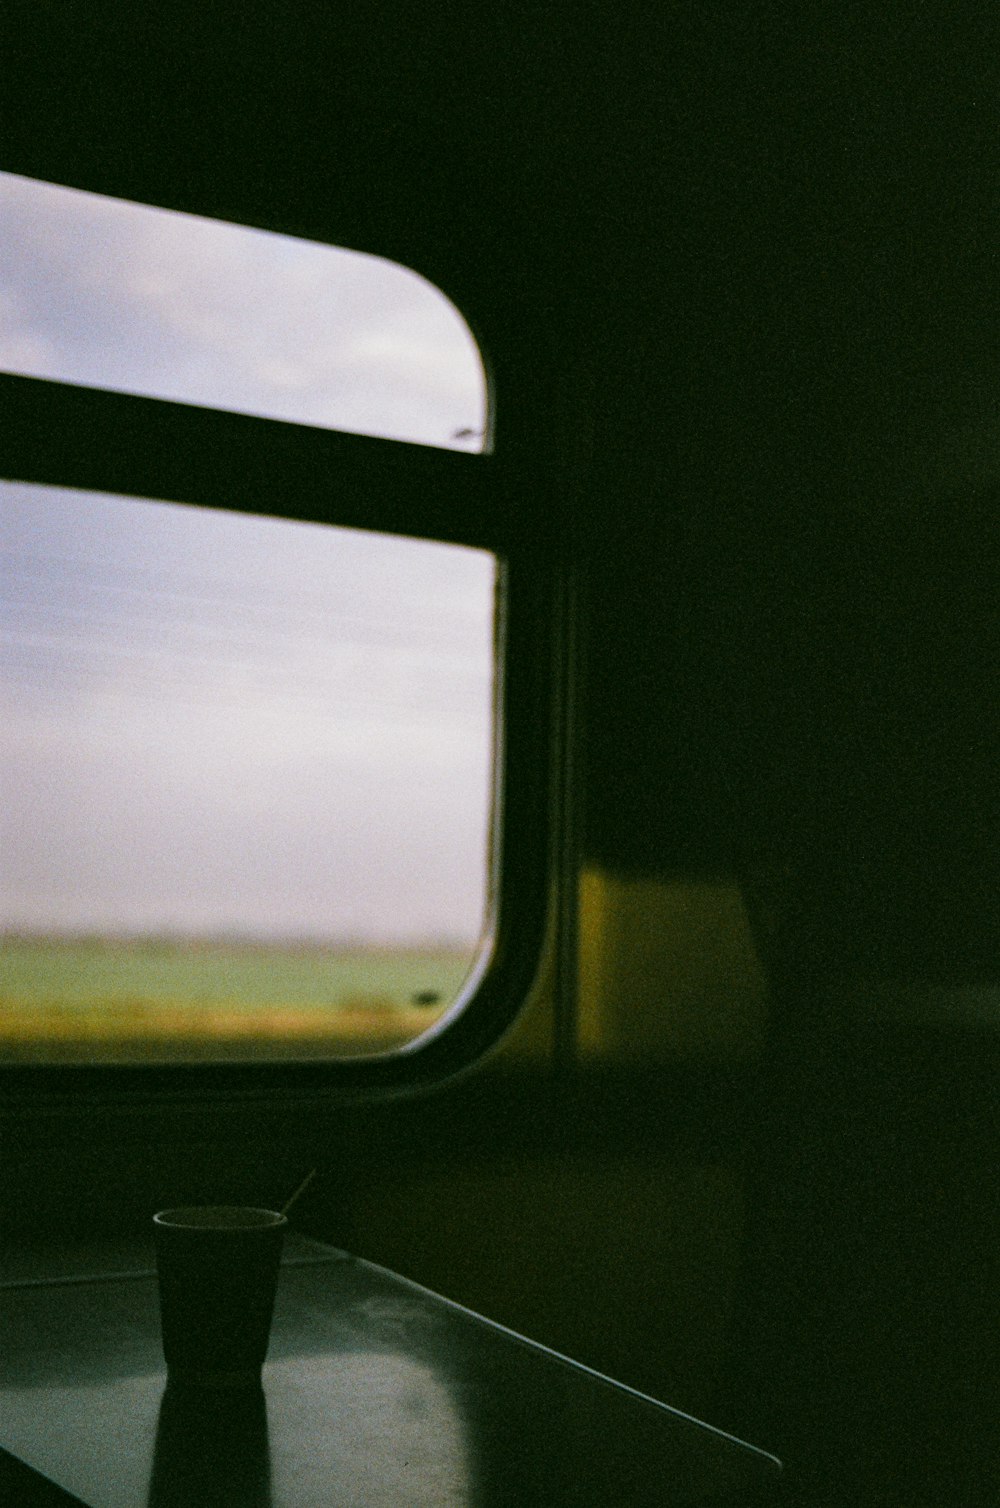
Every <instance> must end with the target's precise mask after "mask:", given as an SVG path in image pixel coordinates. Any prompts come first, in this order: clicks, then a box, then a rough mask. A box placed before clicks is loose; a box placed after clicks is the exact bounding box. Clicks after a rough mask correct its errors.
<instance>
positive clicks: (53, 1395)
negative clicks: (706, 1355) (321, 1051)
mask: <svg viewBox="0 0 1000 1508" xmlns="http://www.w3.org/2000/svg"><path fill="white" fill-rule="evenodd" d="M105 1261H107V1259H106V1258H105ZM120 1266H121V1264H116V1263H114V1262H107V1268H108V1270H106V1271H105V1272H104V1273H101V1272H95V1271H94V1270H93V1264H91V1271H90V1273H89V1275H85V1276H74V1275H72V1270H71V1268H69V1267H64V1269H63V1270H62V1271H61V1272H60V1273H59V1275H57V1276H54V1277H53V1276H46V1277H43V1278H35V1279H32V1278H27V1277H24V1276H17V1275H15V1279H14V1281H10V1280H9V1275H8V1274H7V1272H6V1271H5V1277H6V1278H8V1281H7V1282H6V1283H5V1284H4V1286H3V1288H2V1291H0V1447H2V1448H3V1450H4V1451H6V1452H7V1453H8V1458H7V1460H6V1465H5V1466H4V1467H3V1470H2V1471H0V1488H2V1485H3V1471H6V1472H8V1473H20V1472H21V1471H22V1470H23V1466H22V1465H18V1464H17V1463H24V1464H26V1465H27V1466H28V1467H30V1468H32V1470H33V1473H34V1474H36V1477H37V1480H36V1479H35V1478H33V1479H32V1480H33V1482H34V1485H33V1486H32V1487H31V1489H30V1491H31V1492H34V1493H37V1497H36V1498H35V1499H34V1500H35V1501H37V1502H38V1503H39V1504H42V1503H44V1502H46V1501H48V1500H51V1501H52V1502H64V1503H65V1502H79V1503H83V1504H86V1505H87V1508H164V1505H178V1504H184V1505H194V1504H197V1505H199V1508H213V1505H229V1504H232V1505H239V1508H325V1505H327V1504H329V1505H335V1508H355V1505H357V1508H381V1505H386V1508H399V1505H413V1508H420V1505H431V1504H433V1505H435V1508H437V1505H451V1504H454V1505H467V1508H499V1505H504V1504H519V1503H526V1504H538V1505H543V1504H544V1505H562V1504H567V1505H568V1504H574V1505H591V1504H593V1505H595V1508H597V1505H601V1508H604V1505H607V1504H608V1503H612V1502H623V1503H628V1504H632V1505H643V1504H654V1503H656V1504H686V1503H699V1502H711V1501H712V1500H713V1499H718V1500H722V1501H725V1500H726V1499H729V1500H735V1499H738V1500H739V1501H740V1502H745V1501H748V1500H749V1499H750V1498H751V1496H753V1497H755V1496H756V1494H757V1492H761V1494H762V1495H765V1496H766V1495H767V1493H768V1490H769V1489H770V1488H771V1487H772V1486H773V1484H774V1481H775V1479H776V1477H777V1474H778V1471H779V1469H780V1468H779V1467H778V1464H777V1462H776V1461H775V1460H774V1459H773V1458H772V1457H770V1456H768V1455H766V1454H765V1453H763V1452H761V1451H758V1450H755V1449H754V1448H753V1447H751V1446H748V1445H745V1444H744V1443H742V1442H741V1441H738V1440H734V1439H733V1438H732V1437H730V1436H728V1435H725V1434H722V1433H720V1432H719V1431H717V1430H714V1429H711V1428H710V1427H709V1426H707V1425H704V1424H701V1423H699V1422H698V1421H696V1420H693V1419H690V1418H688V1417H687V1416H686V1415H683V1414H680V1413H678V1412H676V1411H675V1410H673V1409H670V1408H668V1407H666V1406H665V1405H663V1404H661V1403H657V1402H656V1401H655V1400H653V1399H650V1398H647V1397H645V1396H643V1395H642V1394H639V1393H636V1392H634V1391H632V1390H631V1389H629V1388H625V1387H622V1386H620V1385H619V1384H617V1383H614V1382H612V1381H610V1380H609V1379H607V1378H604V1377H601V1376H599V1375H598V1374H597V1373H595V1372H592V1371H590V1370H588V1369H587V1368H584V1367H580V1366H577V1365H576V1364H575V1363H573V1362H571V1361H568V1360H566V1359H565V1358H563V1357H560V1356H557V1355H556V1354H555V1353H554V1352H551V1351H548V1350H546V1349H545V1348H544V1347H541V1346H536V1345H534V1344H533V1343H532V1342H530V1341H527V1340H525V1339H523V1338H522V1337H520V1336H516V1335H514V1334H512V1333H511V1332H510V1331H507V1330H504V1329H503V1328H502V1327H500V1326H497V1325H494V1324H492V1323H491V1322H489V1321H488V1320H485V1319H483V1318H481V1317H480V1316H478V1315H475V1314H472V1313H470V1312H469V1311H468V1310H465V1309H462V1308H460V1307H459V1306H457V1305H455V1304H451V1303H449V1302H448V1301H447V1300H445V1299H442V1298H440V1297H438V1296H437V1295H436V1294H432V1293H429V1292H428V1291H427V1290H426V1289H423V1288H420V1287H418V1286H417V1285H415V1284H413V1283H410V1282H408V1281H407V1280H406V1279H403V1278H400V1277H398V1276H396V1275H395V1274H393V1273H390V1272H387V1271H385V1270H384V1269H383V1268H379V1267H376V1266H374V1265H373V1264H371V1263H369V1262H364V1261H361V1260H359V1259H357V1258H354V1257H351V1256H349V1255H348V1254H347V1253H345V1252H339V1251H336V1250H334V1249H333V1248H330V1247H324V1246H320V1245H319V1244H318V1243H308V1242H302V1241H299V1242H297V1243H291V1245H290V1251H289V1255H288V1257H287V1259H286V1261H285V1262H284V1263H283V1265H282V1271H281V1276H280V1281H279V1288H278V1299H277V1303H276V1306H275V1317H274V1328H273V1332H272V1339H271V1348H270V1352H269V1354H268V1360H267V1363H266V1364H265V1367H264V1386H263V1391H262V1393H260V1394H256V1395H251V1396H249V1397H239V1396H236V1397H226V1396H225V1395H223V1394H205V1395H202V1396H200V1397H196V1398H195V1400H194V1401H192V1400H191V1398H190V1397H187V1396H185V1395H183V1394H176V1393H173V1392H168V1391H167V1390H166V1386H165V1384H166V1372H165V1368H164V1364H163V1357H162V1353H161V1350H160V1332H159V1315H158V1310H157V1295H156V1280H155V1277H154V1276H153V1274H152V1273H151V1271H149V1270H144V1271H135V1272H123V1271H121V1270H117V1271H115V1270H113V1269H114V1268H115V1267H118V1268H119V1269H120ZM80 1270H81V1269H80V1268H79V1267H78V1268H77V1271H80ZM10 1458H13V1460H11V1459H10ZM26 1481H27V1477H26V1476H25V1477H24V1478H23V1480H22V1481H21V1485H20V1487H19V1488H18V1489H16V1490H17V1491H18V1492H20V1493H21V1494H22V1496H23V1497H24V1500H25V1501H26V1495H27V1493H28V1488H27V1487H26V1486H25V1482H26ZM46 1483H49V1484H53V1483H54V1484H58V1486H59V1487H60V1488H61V1489H63V1490H64V1491H65V1492H67V1493H69V1494H70V1495H71V1496H70V1497H69V1498H66V1497H64V1496H61V1495H59V1494H57V1493H53V1494H52V1495H51V1498H50V1499H47V1498H46V1496H45V1493H46V1491H48V1488H47V1487H46V1486H45V1484H46ZM9 1496H10V1494H9ZM10 1500H11V1501H15V1500H17V1501H21V1498H16V1499H15V1498H14V1497H13V1496H10Z"/></svg>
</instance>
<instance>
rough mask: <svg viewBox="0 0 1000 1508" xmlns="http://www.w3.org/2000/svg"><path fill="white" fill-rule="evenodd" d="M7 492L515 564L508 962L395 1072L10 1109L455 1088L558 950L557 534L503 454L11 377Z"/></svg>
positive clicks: (112, 1088)
mask: <svg viewBox="0 0 1000 1508" xmlns="http://www.w3.org/2000/svg"><path fill="white" fill-rule="evenodd" d="M0 411H2V412H3V413H4V416H5V421H4V425H3V429H2V433H0V475H2V476H3V477H4V479H8V480H11V481H19V482H35V483H48V484H51V485H56V486H62V487H69V488H76V489H80V490H86V491H100V492H105V493H114V494H117V495H122V496H125V497H135V498H137V499H139V498H146V499H160V500H164V501H169V502H182V503H187V504H193V505H202V506H208V507H212V508H217V509H218V508H221V509H227V510H232V511H236V512H240V513H249V514H254V513H257V514H268V515H272V516H276V517H284V518H294V519H301V520H307V521H310V522H316V523H327V524H335V525H344V526H347V527H351V528H358V529H369V530H375V531H378V532H381V533H395V534H401V535H409V536H412V537H416V538H423V539H429V540H439V541H443V542H449V543H455V544H464V545H471V546H475V547H479V548H483V549H488V550H491V551H492V552H494V553H495V554H496V556H497V558H498V561H499V577H500V582H501V586H500V589H499V590H498V620H499V621H498V654H497V681H498V684H497V690H496V702H495V718H494V732H495V737H496V739H497V749H496V755H497V757H496V771H497V775H496V788H495V797H494V799H495V809H494V843H495V845H496V856H495V861H494V876H493V886H494V892H493V896H492V908H491V909H492V921H493V927H492V948H491V950H490V952H489V955H488V957H486V958H484V960H483V962H482V964H481V966H480V968H479V970H478V971H476V972H474V974H473V976H472V978H471V980H470V982H469V984H468V985H467V986H466V989H465V990H463V994H462V996H460V997H459V1002H456V1005H455V1006H453V1007H452V1008H451V1011H453V1012H454V1014H453V1015H452V1014H451V1012H449V1013H448V1014H446V1015H445V1017H444V1018H443V1020H442V1022H441V1023H440V1024H439V1025H437V1026H434V1027H431V1028H430V1029H429V1031H428V1032H427V1033H426V1034H424V1035H422V1036H421V1037H418V1038H416V1039H415V1040H414V1042H413V1043H411V1044H408V1045H406V1046H404V1047H403V1048H400V1049H398V1050H396V1051H395V1052H393V1053H391V1054H386V1055H381V1056H372V1057H359V1058H351V1059H330V1060H323V1061H312V1062H295V1061H293V1060H289V1061H277V1060H276V1061H273V1062H267V1063H250V1064H246V1063H221V1062H205V1063H190V1064H188V1063H185V1064H169V1065H168V1064H163V1065H160V1064H142V1065H116V1064H38V1065H34V1064H16V1065H15V1064H10V1065H3V1066H2V1067H0V1092H2V1093H3V1096H4V1099H5V1100H6V1102H7V1103H8V1104H11V1105H13V1106H15V1107H16V1106H18V1105H24V1104H25V1103H30V1104H32V1105H38V1104H39V1103H40V1102H47V1103H50V1102H53V1101H56V1102H65V1103H71V1104H78V1103H79V1102H80V1100H81V1098H82V1097H88V1096H89V1097H94V1096H96V1097H97V1098H99V1099H102V1100H106V1101H107V1100H110V1101H114V1102H126V1103H143V1104H147V1103H150V1102H156V1101H163V1100H171V1101H173V1100H176V1099H177V1098H181V1099H190V1098H195V1099H202V1098H212V1099H213V1100H216V1099H219V1098H220V1097H222V1098H224V1099H228V1100H243V1099H251V1100H253V1099H259V1098H260V1097H261V1096H264V1097H271V1096H275V1095H278V1096H282V1097H285V1096H288V1095H294V1096H300V1095H305V1096H308V1097H311V1096H314V1095H320V1096H323V1097H326V1098H330V1097H332V1098H335V1099H339V1100H344V1099H347V1100H350V1099H356V1098H361V1099H368V1098H381V1097H384V1096H391V1095H396V1094H400V1093H409V1092H413V1091H416V1090H419V1089H423V1088H427V1087H429V1086H431V1085H434V1084H437V1083H440V1082H441V1081H443V1080H446V1079H448V1078H451V1077H453V1076H454V1075H455V1074H457V1073H460V1072H462V1071H464V1070H466V1069H468V1068H469V1067H470V1066H472V1065H473V1064H474V1063H475V1062H477V1061H478V1060H479V1059H480V1058H481V1057H482V1056H483V1054H484V1053H486V1052H487V1051H488V1050H489V1049H490V1048H491V1047H492V1046H493V1045H494V1044H495V1043H496V1042H497V1041H498V1040H499V1038H500V1037H501V1036H502V1035H503V1033H504V1032H505V1031H506V1030H507V1028H508V1027H509V1026H510V1025H511V1023H512V1021H513V1019H514V1017H515V1016H516V1014H517V1012H518V1010H519V1009H520V1006H521V1005H522V1003H523V1001H524V999H525V997H526V996H527V994H528V993H529V991H530V989H531V986H532V984H533V982H534V980H535V978H536V977H537V975H538V974H539V972H540V970H541V968H542V964H543V959H544V957H545V956H546V953H547V951H548V949H549V948H550V947H551V946H552V935H551V934H552V918H553V916H554V914H555V904H554V879H555V866H554V854H555V852H556V826H557V823H556V821H555V818H554V811H555V807H556V802H557V797H558V785H557V775H556V760H555V750H556V747H557V742H558V740H557V731H558V726H559V704H560V692H559V686H560V680H561V677H560V673H559V671H560V645H561V642H562V638H563V635H562V618H563V609H562V604H563V603H564V599H565V594H564V593H563V592H562V591H561V589H560V580H561V566H560V556H561V551H560V548H559V538H560V535H559V530H558V529H553V527H552V524H551V522H549V521H547V520H546V518H545V516H544V512H543V511H542V510H539V509H526V508H525V507H524V499H523V480H522V482H521V485H520V487H519V488H517V489H515V487H514V485H513V481H514V479H513V477H512V475H511V473H510V468H508V467H506V466H504V464H503V463H502V462H501V461H500V460H499V458H498V457H497V456H496V455H495V454H493V453H492V452H490V451H486V452H480V453H474V452H467V451H458V450H446V449H438V448H435V447H430V446H424V445H416V444H412V443H410V442H405V441H397V440H381V439H375V438H372V437H370V436H364V435H354V434H350V433H346V432H343V431H338V430H327V429H319V428H315V427H313V426H307V425H299V424H293V423H290V422H288V421H284V420H276V419H265V418H259V417H256V416H251V415H246V414H237V413H231V412H228V411H224V410H217V409H209V408H203V407H196V406H194V405H187V404H181V403H176V402H170V401H167V400H162V399H156V398H147V397H139V396H133V395H130V394H123V393H118V392H111V391H107V390H104V389H96V388H85V387H78V386H75V385H71V384H67V383H60V382H54V381H50V380H47V379H41V378H33V377H21V376H13V375H7V374H0Z"/></svg>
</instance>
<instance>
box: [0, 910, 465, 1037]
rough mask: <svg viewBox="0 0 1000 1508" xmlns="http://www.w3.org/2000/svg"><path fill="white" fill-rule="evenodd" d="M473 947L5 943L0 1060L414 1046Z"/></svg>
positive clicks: (17, 937) (1, 944) (50, 939)
mask: <svg viewBox="0 0 1000 1508" xmlns="http://www.w3.org/2000/svg"><path fill="white" fill-rule="evenodd" d="M474 961H475V954H474V953H471V952H470V950H469V949H468V948H467V947H466V948H464V949H459V948H456V947H448V946H446V945H443V946H438V947H429V948H407V947H392V946H385V947H374V946H371V945H368V944H364V945H358V944H345V945H343V946H334V945H332V944H329V943H326V944H324V943H311V942H299V941H292V942H272V941H267V942H264V941H256V940H250V939H242V938H215V937H186V938H185V937H110V936H90V935H88V936H81V935H70V936H66V935H41V936H40V935H34V934H25V933H17V934H7V935H5V936H0V1060H3V1061H6V1062H21V1063H27V1062H42V1063H51V1062H115V1063H128V1062H153V1061H166V1062H177V1061H185V1060H186V1061H193V1060H196V1059H198V1060H205V1059H217V1060H225V1061H248V1062H252V1061H257V1060H261V1059H271V1060H274V1059H281V1058H285V1059H289V1058H290V1059H295V1058H317V1057H341V1056H356V1055H358V1054H361V1053H370V1052H382V1051H386V1050H388V1049H391V1048H394V1047H399V1046H402V1045H403V1044H404V1043H406V1042H410V1041H412V1040H413V1039H414V1038H415V1037H417V1036H419V1035H420V1033H421V1032H424V1031H426V1030H427V1029H428V1027H430V1026H432V1025H433V1024H434V1022H435V1021H437V1020H438V1019H439V1017H440V1016H441V1015H442V1014H443V1012H444V1011H446V1010H447V1009H448V1007H449V1006H450V1005H451V1004H452V1003H453V1001H454V1000H455V999H456V998H457V996H458V993H459V991H460V990H461V987H462V984H463V982H464V981H465V979H466V977H467V976H468V974H469V972H470V970H471V968H472V965H473V963H474Z"/></svg>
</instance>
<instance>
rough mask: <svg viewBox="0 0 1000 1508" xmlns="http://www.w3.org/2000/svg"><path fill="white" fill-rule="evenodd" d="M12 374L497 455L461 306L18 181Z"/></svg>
mask: <svg viewBox="0 0 1000 1508" xmlns="http://www.w3.org/2000/svg"><path fill="white" fill-rule="evenodd" d="M0 368H3V369H4V370H6V371H9V372H16V373H20V374H22V375H25V376H30V377H47V378H52V379H55V380H56V381H60V382H73V383H80V384H82V385H85V386H88V387H103V388H111V389H113V390H115V391H118V392H126V393H139V394H143V395H145V396H148V397H154V398H167V399H172V400H175V401H178V402H181V403H195V404H201V405H205V406H208V407H212V408H222V409H229V410H232V411H234V412H237V413H248V414H258V415H261V416H263V417H266V418H271V419H286V420H292V421H294V422H296V423H300V424H314V425H318V426H321V427H324V428H329V429H342V430H348V431H351V432H353V433H355V434H369V435H379V436H382V437H384V438H386V439H393V440H410V441H415V442H417V443H419V444H425V445H435V446H439V447H443V448H448V449H455V450H482V449H483V446H484V433H485V424H486V417H485V416H486V383H485V377H484V373H483V366H482V362H481V360H480V357H479V352H478V349H477V347H476V344H475V341H474V340H473V338H472V335H471V333H470V331H469V329H468V326H467V325H466V324H465V321H464V320H463V319H462V317H461V315H460V314H459V313H458V310H457V309H456V308H455V306H454V305H453V304H452V303H451V302H450V301H449V300H448V299H447V298H446V297H445V296H444V294H442V293H441V291H440V290H439V289H438V288H435V287H434V286H433V284H431V283H429V282H427V280H426V279H425V278H422V277H420V276H419V274H417V273H415V272H412V271H410V270H409V269H408V268H405V267H401V266H400V265H399V264H398V263H396V262H389V261H386V260H385V259H384V258H381V257H374V256H368V255H364V254H362V253H359V252H353V251H344V250H341V249H339V248H336V247H331V246H325V245H320V244H318V243H316V242H312V241H303V240H299V239H296V238H294V237H292V236H283V235H275V234H273V233H271V232H268V231H263V230H255V229H248V228H247V227H245V226H240V225H232V224H227V223H224V222H222V221H217V220H207V219H203V218H201V217H199V216H196V215H187V214H179V213H176V212H174V211H171V210H164V209H156V208H153V207H151V206H149V205H143V204H132V203H127V202H125V201H123V200H119V199H110V198H106V197H105V196H103V195H99V194H90V193H84V192H82V191H80V190H77V189H67V188H62V187H59V186H58V185H55V184H49V183H40V182H37V181H35V180H33V179H30V178H21V177H17V176H15V175H14V174H10V173H0Z"/></svg>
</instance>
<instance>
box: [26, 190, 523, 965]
mask: <svg viewBox="0 0 1000 1508" xmlns="http://www.w3.org/2000/svg"><path fill="white" fill-rule="evenodd" d="M0 367H2V368H4V369H5V370H8V371H15V372H21V373H25V374H28V375H33V376H43V377H53V378H57V379H59V380H64V381H72V382H80V383H84V384H86V385H88V386H94V387H108V388H115V389H121V390H124V391H132V392H140V393H144V394H149V395H152V396H156V397H165V398H172V399H178V400H180V401H186V402H196V403H201V404H207V405H210V406H213V407H219V408H230V409H236V410H241V411H245V412H252V413H258V414H263V415H266V416H268V417H273V418H285V419H294V420H297V421H299V422H307V423H314V424H322V425H327V426H330V427H334V428H342V429H349V430H353V431H356V432H359V433H369V434H380V435H384V436H386V437H388V438H396V439H408V440H411V441H417V442H421V443H426V444H432V445H438V446H447V447H451V448H455V449H459V448H466V449H479V448H480V447H481V440H480V438H479V436H480V434H481V432H482V429H483V425H484V409H485V396H484V394H485V385H484V379H483V374H482V366H481V363H480V361H479V358H478V354H477V352H476V350H475V346H474V344H473V342H472V339H471V336H470V335H469V332H468V330H467V328H466V327H465V325H464V322H463V321H462V320H461V317H460V316H459V315H458V314H457V312H456V311H455V309H454V308H453V306H452V305H451V304H450V303H449V302H448V301H447V300H446V299H445V298H444V297H443V296H442V295H441V294H440V293H438V292H437V291H436V290H434V289H433V288H431V286H430V285H429V284H428V283H427V282H426V281H425V280H424V279H422V278H420V277H418V276H417V275H416V274H414V273H411V272H408V271H406V270H405V269H402V268H399V267H397V266H396V265H395V264H392V263H389V262H385V261H383V260H382V259H379V258H376V257H368V256H360V255H358V254H355V253H349V252H342V251H337V250H334V249H332V248H328V247H321V246H316V245H313V244H310V243H305V242H301V241H295V240H293V239H291V238H289V237H282V236H276V235H272V234H268V233H265V232H256V231H247V230H245V229H243V228H240V227H233V226H225V225H220V224H217V223H214V222H210V221H204V220H198V219H196V218H195V217H192V216H186V215H178V214H172V213H168V212H165V211H158V210H152V209H149V208H146V207H143V206H135V205H124V204H121V203H120V202H118V201H114V200H109V199H102V198H100V197H99V196H96V195H90V194H83V193H79V192H77V191H71V190H63V189H58V188H55V187H52V186H49V185H34V184H32V183H31V182H30V181H29V180H25V179H18V178H15V177H12V176H11V175H0ZM494 590H495V563H494V561H493V559H492V557H491V556H489V555H488V554H487V553H485V552H482V551H475V550H469V549H465V548H461V547H458V546H452V545H442V544H436V543H433V542H428V541H418V540H412V539H402V538H393V537H390V536H386V535H373V534H366V533H362V532H360V531H356V530H346V529H332V528H327V527H323V526H320V525H314V524H306V523H298V522H291V521H288V520H273V519H266V518H259V517H249V516H242V515H237V514H231V513H226V512H223V511H217V510H212V509H204V508H190V507H184V506H181V505H177V504H171V503H164V502H156V501H148V500H137V499H131V498H115V497H110V496H107V495H102V494H93V493H83V492H78V491H72V490H69V489H60V488H52V487H41V486H35V485H29V484H26V483H22V482H17V481H12V482H4V483H0V931H2V930H5V929H8V930H21V931H62V932H76V931H98V932H113V933H148V932H156V933H167V932H172V933H180V934H199V935H218V934H233V933H236V934H241V935H250V936H257V937H268V938H309V939H315V940H327V941H334V942H338V941H345V940H348V939H350V940H356V941H363V942H370V943H386V942H390V943H410V944H413V943H419V942H432V941H438V940H451V941H454V942H457V943H461V944H463V945H465V946H471V945H473V944H474V943H475V941H476V939H477V938H478V936H479V934H480V932H481V930H482V927H483V923H484V906H485V893H486V853H487V844H488V828H489V815H490V803H491V793H492V779H493V777H492V752H491V751H492V741H493V740H492V725H491V718H492V695H493V606H494Z"/></svg>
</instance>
